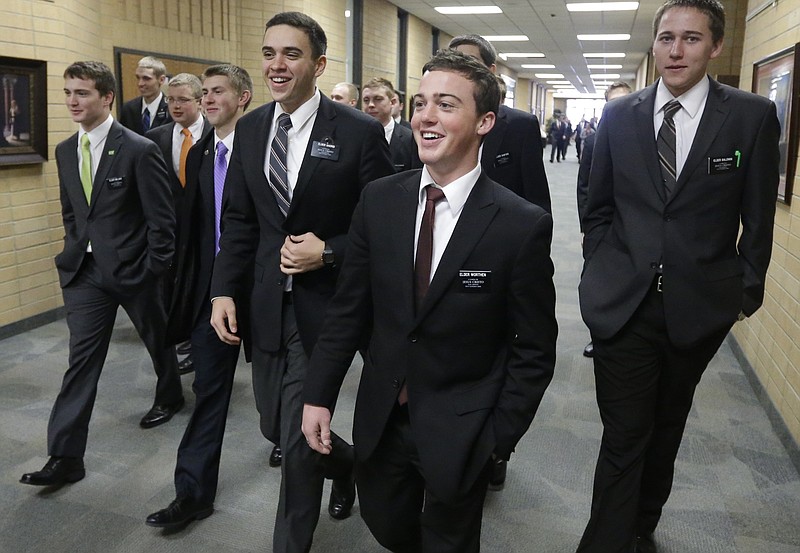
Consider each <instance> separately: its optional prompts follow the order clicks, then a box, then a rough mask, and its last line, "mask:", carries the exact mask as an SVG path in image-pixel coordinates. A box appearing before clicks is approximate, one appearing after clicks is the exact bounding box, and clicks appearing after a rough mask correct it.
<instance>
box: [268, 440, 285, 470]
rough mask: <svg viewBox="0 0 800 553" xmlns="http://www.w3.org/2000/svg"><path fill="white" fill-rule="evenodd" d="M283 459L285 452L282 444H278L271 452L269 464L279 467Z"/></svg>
mask: <svg viewBox="0 0 800 553" xmlns="http://www.w3.org/2000/svg"><path fill="white" fill-rule="evenodd" d="M281 461H283V453H282V452H281V448H280V446H277V445H276V446H275V447H273V448H272V451H271V452H270V454H269V466H271V467H279V466H281Z"/></svg>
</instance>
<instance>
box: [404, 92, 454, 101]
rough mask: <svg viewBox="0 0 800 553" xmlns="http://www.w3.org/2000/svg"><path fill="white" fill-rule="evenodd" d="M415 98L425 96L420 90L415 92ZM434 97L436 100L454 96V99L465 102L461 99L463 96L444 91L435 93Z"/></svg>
mask: <svg viewBox="0 0 800 553" xmlns="http://www.w3.org/2000/svg"><path fill="white" fill-rule="evenodd" d="M414 98H424V96H423V95H422V94H420V93H419V92H418V93H416V94H414ZM433 98H434V100H441V99H442V98H453V99H455V100H457V101H458V102H461V103H464V102H463V101H462V100H461V98H459V97H458V96H456V95H455V94H449V93H447V92H442V93H439V92H437V93H435V94H434V95H433Z"/></svg>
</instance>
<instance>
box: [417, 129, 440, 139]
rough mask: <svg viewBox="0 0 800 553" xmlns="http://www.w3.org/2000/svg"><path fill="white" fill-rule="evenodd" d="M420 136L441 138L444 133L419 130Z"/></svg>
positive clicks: (423, 137)
mask: <svg viewBox="0 0 800 553" xmlns="http://www.w3.org/2000/svg"><path fill="white" fill-rule="evenodd" d="M420 136H422V139H423V140H436V139H438V138H442V137H443V136H444V135H442V134H439V133H435V132H431V131H425V132H421V133H420Z"/></svg>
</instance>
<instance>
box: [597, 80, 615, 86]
mask: <svg viewBox="0 0 800 553" xmlns="http://www.w3.org/2000/svg"><path fill="white" fill-rule="evenodd" d="M610 84H614V81H595V82H594V86H608V85H610Z"/></svg>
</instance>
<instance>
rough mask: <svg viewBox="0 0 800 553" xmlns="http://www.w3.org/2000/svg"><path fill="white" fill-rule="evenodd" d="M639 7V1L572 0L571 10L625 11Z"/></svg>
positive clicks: (568, 5)
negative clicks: (573, 0) (578, 0)
mask: <svg viewBox="0 0 800 553" xmlns="http://www.w3.org/2000/svg"><path fill="white" fill-rule="evenodd" d="M638 9H639V2H602V3H601V2H574V3H573V2H570V3H568V4H567V11H570V12H624V11H632V10H638Z"/></svg>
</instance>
